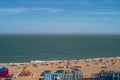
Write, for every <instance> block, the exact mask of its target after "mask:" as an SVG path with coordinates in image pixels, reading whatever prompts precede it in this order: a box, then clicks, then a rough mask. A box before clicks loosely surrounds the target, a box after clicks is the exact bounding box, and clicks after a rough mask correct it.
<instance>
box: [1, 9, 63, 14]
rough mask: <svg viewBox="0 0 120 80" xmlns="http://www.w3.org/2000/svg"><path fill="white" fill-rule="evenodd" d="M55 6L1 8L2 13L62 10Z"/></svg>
mask: <svg viewBox="0 0 120 80" xmlns="http://www.w3.org/2000/svg"><path fill="white" fill-rule="evenodd" d="M61 11H62V9H55V8H0V13H23V12H51V13H54V12H61Z"/></svg>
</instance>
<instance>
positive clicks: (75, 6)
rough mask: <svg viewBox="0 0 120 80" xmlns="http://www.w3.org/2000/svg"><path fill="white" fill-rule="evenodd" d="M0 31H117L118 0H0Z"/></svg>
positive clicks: (15, 32)
mask: <svg viewBox="0 0 120 80" xmlns="http://www.w3.org/2000/svg"><path fill="white" fill-rule="evenodd" d="M0 34H120V0H0Z"/></svg>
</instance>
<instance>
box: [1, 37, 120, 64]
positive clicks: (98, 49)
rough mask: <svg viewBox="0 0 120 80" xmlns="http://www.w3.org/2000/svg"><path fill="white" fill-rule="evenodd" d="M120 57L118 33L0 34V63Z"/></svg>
mask: <svg viewBox="0 0 120 80" xmlns="http://www.w3.org/2000/svg"><path fill="white" fill-rule="evenodd" d="M119 56H120V35H0V63H14V62H30V61H32V60H39V61H50V60H77V59H92V58H109V57H119Z"/></svg>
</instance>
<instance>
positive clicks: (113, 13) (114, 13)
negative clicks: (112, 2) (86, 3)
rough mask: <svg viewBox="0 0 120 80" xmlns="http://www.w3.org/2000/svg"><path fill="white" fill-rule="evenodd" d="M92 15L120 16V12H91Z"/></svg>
mask: <svg viewBox="0 0 120 80" xmlns="http://www.w3.org/2000/svg"><path fill="white" fill-rule="evenodd" d="M89 13H91V14H106V15H120V11H118V12H115V11H93V12H89Z"/></svg>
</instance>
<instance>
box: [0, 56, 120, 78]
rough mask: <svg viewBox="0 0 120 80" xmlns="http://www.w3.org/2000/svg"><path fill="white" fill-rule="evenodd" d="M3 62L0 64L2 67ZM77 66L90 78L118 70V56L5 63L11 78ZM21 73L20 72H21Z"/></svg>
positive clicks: (38, 75) (119, 62) (40, 76)
mask: <svg viewBox="0 0 120 80" xmlns="http://www.w3.org/2000/svg"><path fill="white" fill-rule="evenodd" d="M3 66H5V65H3V64H1V65H0V68H2V67H3ZM74 66H79V67H80V68H81V70H82V71H83V74H84V76H83V77H84V78H91V77H92V74H95V73H99V72H100V71H101V70H105V71H115V72H119V71H120V58H119V57H117V58H104V59H100V58H99V59H97V58H96V59H84V60H65V61H63V60H62V61H48V62H47V61H46V62H39V61H32V62H30V63H25V64H22V63H21V64H17V63H15V64H7V65H6V67H7V68H8V69H9V73H10V74H13V78H12V80H28V79H29V80H38V79H39V78H43V76H42V75H41V74H42V72H44V71H45V70H51V72H52V73H54V72H55V71H56V70H65V72H69V71H70V70H71V68H72V67H74ZM21 72H29V76H27V77H21V76H20V73H21ZM21 75H22V74H21Z"/></svg>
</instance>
